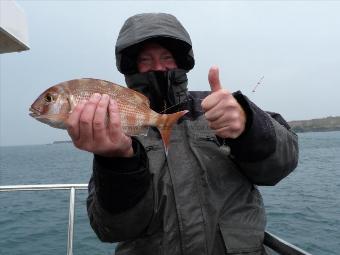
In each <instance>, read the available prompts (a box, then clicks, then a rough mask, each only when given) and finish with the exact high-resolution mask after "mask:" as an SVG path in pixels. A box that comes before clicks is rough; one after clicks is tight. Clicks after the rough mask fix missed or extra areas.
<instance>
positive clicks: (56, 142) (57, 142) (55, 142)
mask: <svg viewBox="0 0 340 255" xmlns="http://www.w3.org/2000/svg"><path fill="white" fill-rule="evenodd" d="M60 143H72V141H71V140H69V141H54V142H53V143H52V144H60Z"/></svg>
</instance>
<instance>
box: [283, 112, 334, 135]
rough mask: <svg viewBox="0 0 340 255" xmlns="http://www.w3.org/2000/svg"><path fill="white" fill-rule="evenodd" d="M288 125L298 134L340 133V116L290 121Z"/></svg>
mask: <svg viewBox="0 0 340 255" xmlns="http://www.w3.org/2000/svg"><path fill="white" fill-rule="evenodd" d="M288 124H289V125H290V126H291V128H292V129H293V131H295V132H297V133H302V132H324V131H340V116H337V117H327V118H321V119H311V120H295V121H289V122H288Z"/></svg>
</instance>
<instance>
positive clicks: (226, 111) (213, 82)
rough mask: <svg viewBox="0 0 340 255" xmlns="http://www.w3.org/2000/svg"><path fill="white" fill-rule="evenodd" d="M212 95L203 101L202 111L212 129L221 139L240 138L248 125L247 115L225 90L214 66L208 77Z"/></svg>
mask: <svg viewBox="0 0 340 255" xmlns="http://www.w3.org/2000/svg"><path fill="white" fill-rule="evenodd" d="M208 79H209V83H210V87H211V92H212V93H211V94H210V95H209V96H207V97H206V98H205V99H204V100H203V101H202V104H201V106H202V109H203V111H204V112H205V114H204V115H205V117H206V119H207V120H208V122H209V126H210V128H211V129H213V130H214V131H215V134H216V135H218V136H219V137H221V138H237V137H239V136H240V135H241V134H242V133H243V131H244V129H245V124H246V114H245V112H244V110H243V109H242V107H241V105H240V104H239V103H238V102H237V101H236V99H235V98H234V96H233V95H232V94H231V93H230V92H229V91H228V90H226V89H223V88H222V86H221V83H220V79H219V70H218V67H217V66H213V67H211V68H210V70H209V75H208Z"/></svg>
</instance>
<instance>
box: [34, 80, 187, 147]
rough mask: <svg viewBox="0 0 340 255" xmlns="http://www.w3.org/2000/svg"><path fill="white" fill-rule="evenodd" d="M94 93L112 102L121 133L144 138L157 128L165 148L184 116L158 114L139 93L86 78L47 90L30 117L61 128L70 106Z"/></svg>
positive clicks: (72, 106) (40, 97)
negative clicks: (148, 131)
mask: <svg viewBox="0 0 340 255" xmlns="http://www.w3.org/2000/svg"><path fill="white" fill-rule="evenodd" d="M94 93H99V94H107V95H109V96H110V97H111V98H112V99H114V100H115V101H116V103H117V105H118V109H119V112H120V120H121V125H122V129H123V132H124V133H125V134H127V135H130V136H135V135H146V134H147V130H148V127H150V126H154V127H157V128H158V130H159V131H160V133H161V136H162V139H163V143H164V145H165V147H166V149H167V146H168V143H169V137H170V133H171V130H172V127H173V125H174V124H175V123H176V122H177V120H178V119H179V118H180V117H182V116H183V115H184V114H185V113H187V111H180V112H176V113H173V114H159V113H157V112H155V111H153V110H152V109H150V102H149V99H148V98H147V97H145V96H144V95H143V94H141V93H139V92H136V91H134V90H132V89H129V88H125V87H123V86H120V85H117V84H115V83H112V82H109V81H105V80H100V79H90V78H87V79H75V80H70V81H66V82H62V83H59V84H57V85H54V86H52V87H50V88H48V89H47V90H46V91H44V92H43V93H42V94H41V95H40V96H39V97H38V98H37V99H36V100H35V101H34V103H33V104H32V105H31V107H30V111H31V113H30V115H31V116H32V117H33V118H35V119H37V120H38V121H40V122H43V123H45V124H48V125H50V126H52V127H54V128H61V129H65V128H66V126H65V121H66V120H67V118H68V117H69V115H70V113H71V112H72V110H73V109H74V107H75V106H76V105H77V104H78V103H79V102H80V101H81V100H88V99H89V98H90V97H91V95H92V94H94Z"/></svg>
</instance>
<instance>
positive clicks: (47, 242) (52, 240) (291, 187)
mask: <svg viewBox="0 0 340 255" xmlns="http://www.w3.org/2000/svg"><path fill="white" fill-rule="evenodd" d="M299 144H300V160H299V165H298V167H297V169H296V170H295V171H294V172H293V173H292V174H291V175H289V176H288V177H287V178H285V179H283V180H282V181H281V182H280V183H278V184H277V185H276V186H274V187H260V190H261V193H262V195H263V199H264V203H265V206H266V211H267V230H268V231H269V232H271V233H273V234H275V235H277V236H279V237H281V238H283V239H284V240H286V241H288V242H291V243H293V244H295V245H297V246H298V247H301V248H303V249H305V250H306V251H308V252H310V253H312V254H317V255H330V254H340V252H339V251H340V132H325V133H304V134H299ZM91 164H92V155H91V154H90V153H86V152H82V151H79V150H77V149H75V148H74V147H73V145H72V144H53V145H36V146H14V147H0V185H16V184H17V185H19V184H55V183H87V182H88V180H89V178H90V175H91V171H92V170H91ZM86 196H87V191H86V190H77V191H76V211H75V226H74V244H73V254H75V255H77V254H79V255H86V254H91V255H95V254H104V255H106V254H113V250H114V246H115V245H114V244H107V243H102V242H100V241H99V240H98V239H97V237H96V235H95V234H94V232H93V231H92V229H91V227H90V225H89V221H88V218H87V214H86ZM68 206H69V191H65V190H57V191H17V192H0V254H1V255H2V254H6V255H7V254H10V255H19V254H35V255H40V254H41V255H42V254H44V255H45V254H66V249H67V228H68Z"/></svg>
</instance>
